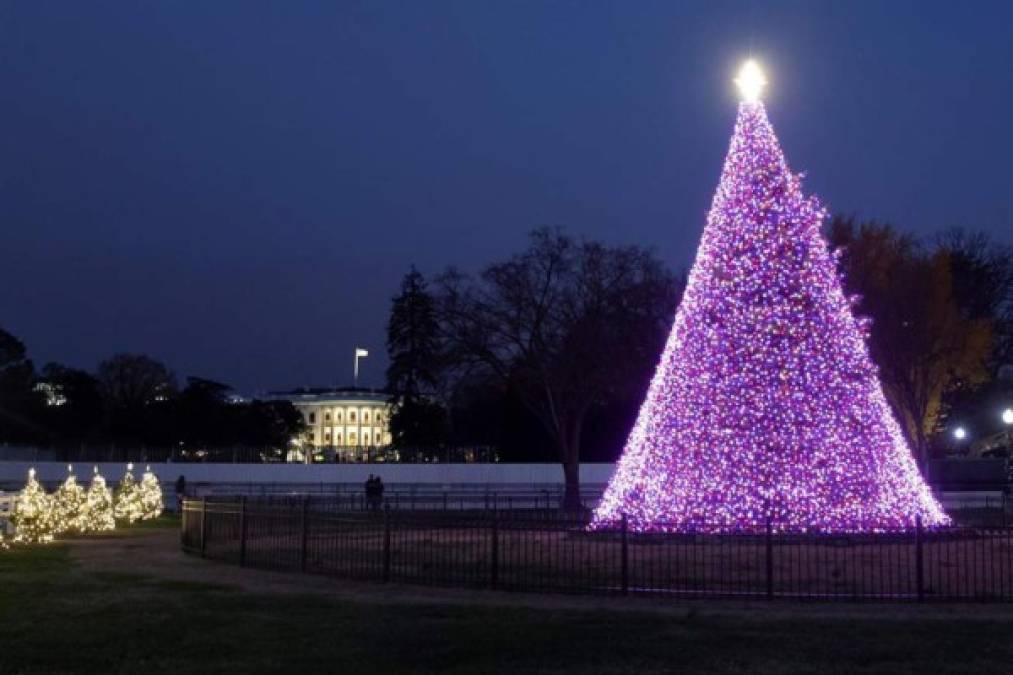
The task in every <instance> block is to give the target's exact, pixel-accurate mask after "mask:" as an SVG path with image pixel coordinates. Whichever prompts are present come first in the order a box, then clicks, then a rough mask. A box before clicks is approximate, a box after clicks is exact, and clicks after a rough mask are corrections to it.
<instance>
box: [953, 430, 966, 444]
mask: <svg viewBox="0 0 1013 675" xmlns="http://www.w3.org/2000/svg"><path fill="white" fill-rule="evenodd" d="M953 437H954V438H956V439H957V440H958V441H962V440H964V439H965V438H967V429H965V428H964V427H957V428H956V429H954V430H953Z"/></svg>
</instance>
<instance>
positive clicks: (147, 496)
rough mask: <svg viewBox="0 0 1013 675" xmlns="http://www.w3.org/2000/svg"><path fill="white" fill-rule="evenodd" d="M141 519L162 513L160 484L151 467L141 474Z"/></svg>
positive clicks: (148, 518)
mask: <svg viewBox="0 0 1013 675" xmlns="http://www.w3.org/2000/svg"><path fill="white" fill-rule="evenodd" d="M140 490H141V520H151V519H152V518H158V517H159V516H160V515H162V485H161V484H160V483H159V482H158V476H156V475H155V474H153V473H152V472H151V467H150V466H149V467H147V468H146V469H145V470H144V474H143V475H142V476H141V487H140Z"/></svg>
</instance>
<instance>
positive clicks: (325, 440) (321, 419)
mask: <svg viewBox="0 0 1013 675" xmlns="http://www.w3.org/2000/svg"><path fill="white" fill-rule="evenodd" d="M267 398H268V399H271V400H275V401H290V402H291V403H292V405H294V406H295V407H296V409H297V410H298V411H299V412H300V413H302V416H303V420H304V421H305V422H306V426H307V427H308V428H309V432H308V433H309V436H308V440H309V442H310V443H311V444H312V445H313V446H314V447H315V448H321V449H323V448H333V449H334V450H335V451H336V452H337V453H338V454H339V455H340V454H346V453H347V452H349V451H352V450H354V449H357V448H376V447H383V446H387V445H390V444H391V437H390V403H389V401H388V396H387V394H386V393H385V392H383V391H379V390H376V389H361V388H356V387H347V388H341V389H295V390H293V391H276V392H270V393H269V394H268V396H267ZM343 451H344V452H343Z"/></svg>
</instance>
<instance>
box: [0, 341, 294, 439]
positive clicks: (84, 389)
mask: <svg viewBox="0 0 1013 675" xmlns="http://www.w3.org/2000/svg"><path fill="white" fill-rule="evenodd" d="M230 393H231V388H230V387H229V386H228V385H225V384H222V383H219V382H215V381H213V380H208V379H204V378H200V377H188V378H186V384H185V385H184V386H182V387H180V386H179V385H178V383H177V380H176V377H175V375H174V374H173V373H172V372H171V371H170V370H169V368H168V367H166V366H165V365H164V364H163V363H160V362H159V361H157V360H155V359H153V358H151V357H149V356H145V355H143V354H117V355H115V356H112V357H110V358H108V359H106V360H105V361H103V362H102V363H100V364H99V366H98V368H97V369H96V371H95V372H94V373H91V372H87V371H84V370H80V369H77V368H71V367H68V366H65V365H61V364H59V363H49V364H46V365H45V366H44V367H43V368H42V369H41V370H39V371H36V368H35V365H34V364H33V362H32V360H31V359H30V358H29V357H28V352H27V349H26V347H25V345H24V344H23V343H22V342H21V341H20V340H19V339H17V338H16V337H15V336H13V335H11V334H10V333H8V332H7V331H5V330H3V329H0V442H2V443H8V444H31V445H43V446H51V447H74V446H79V445H92V446H94V445H109V444H112V445H118V446H124V447H138V446H147V447H160V448H167V447H181V448H183V449H189V450H193V449H199V448H222V447H228V446H244V447H252V448H258V447H259V448H274V449H278V450H285V449H287V446H288V443H289V441H290V440H291V439H292V438H293V437H294V436H296V435H299V434H301V433H302V432H303V430H304V425H303V419H302V416H301V415H300V414H299V412H298V411H297V410H296V409H295V407H294V406H293V405H292V404H291V403H289V402H287V401H259V400H253V401H243V400H236V399H234V398H232V397H231V396H230Z"/></svg>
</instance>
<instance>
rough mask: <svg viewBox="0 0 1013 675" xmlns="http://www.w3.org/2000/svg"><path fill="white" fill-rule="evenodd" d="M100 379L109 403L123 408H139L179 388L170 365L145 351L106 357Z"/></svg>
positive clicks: (101, 368)
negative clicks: (170, 370) (169, 367)
mask: <svg viewBox="0 0 1013 675" xmlns="http://www.w3.org/2000/svg"><path fill="white" fill-rule="evenodd" d="M98 382H99V387H100V389H101V391H102V396H103V399H104V400H105V402H106V405H107V406H108V407H110V408H113V409H117V410H124V411H136V410H140V409H141V408H143V407H144V406H146V405H150V404H151V403H154V402H156V401H158V400H159V399H164V398H166V397H168V396H171V395H172V394H174V393H175V391H176V380H175V378H174V377H173V375H172V373H171V372H169V369H168V368H166V367H165V365H164V364H162V363H160V362H158V361H156V360H154V359H152V358H151V357H149V356H145V355H143V354H117V355H115V356H113V357H111V358H109V359H107V360H105V361H103V362H102V363H101V364H99V367H98Z"/></svg>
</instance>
